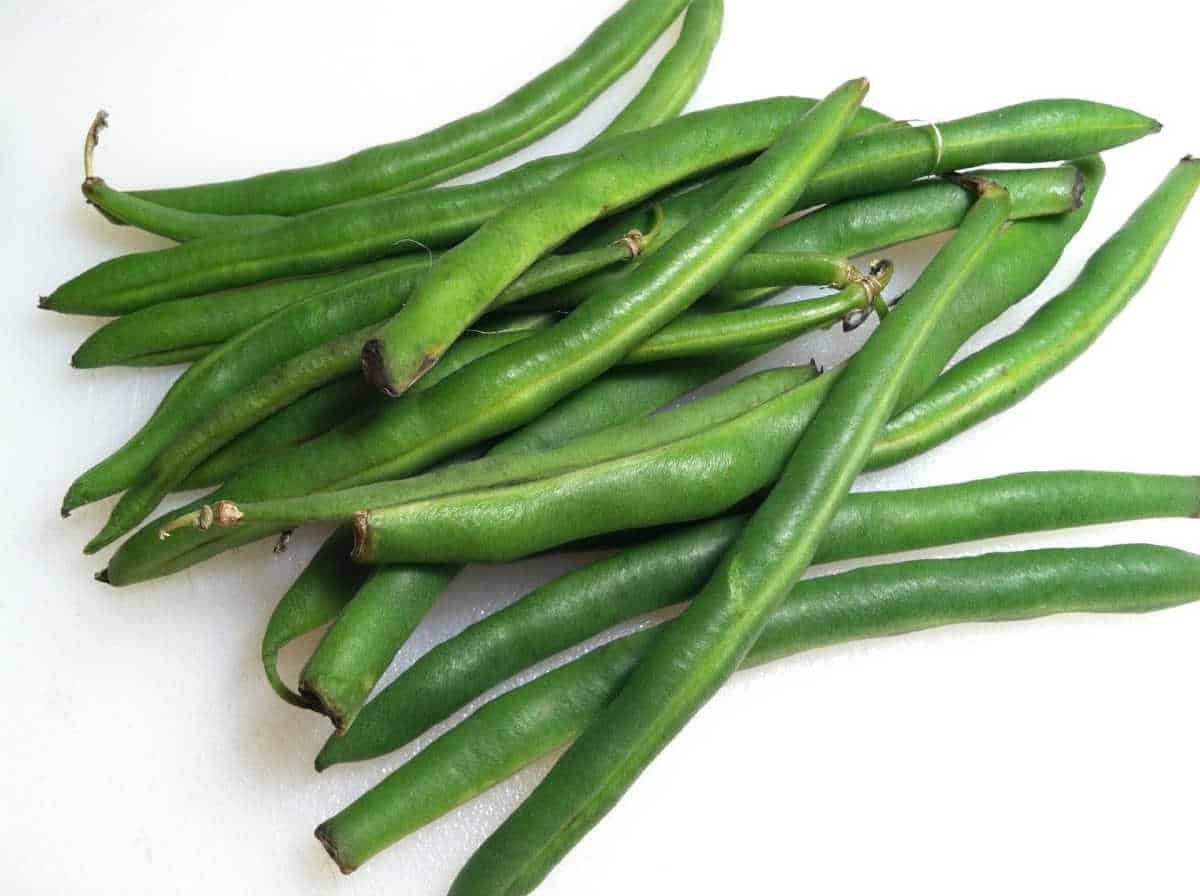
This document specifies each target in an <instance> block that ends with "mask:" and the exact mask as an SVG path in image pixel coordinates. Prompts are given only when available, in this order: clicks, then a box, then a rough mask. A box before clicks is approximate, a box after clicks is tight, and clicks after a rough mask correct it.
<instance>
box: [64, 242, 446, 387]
mask: <svg viewBox="0 0 1200 896" xmlns="http://www.w3.org/2000/svg"><path fill="white" fill-rule="evenodd" d="M428 266H429V259H428V258H427V257H426V256H424V255H409V256H401V257H399V258H388V259H384V260H383V261H377V262H374V263H373V264H368V265H363V266H361V267H357V268H351V269H349V270H346V271H337V272H335V273H332V274H321V275H319V276H316V277H300V278H297V279H295V280H281V281H279V282H277V283H265V284H262V285H260V286H253V287H247V288H244V289H237V290H230V291H228V292H219V293H213V294H211V295H205V296H194V297H192V298H189V299H186V300H179V301H172V302H163V303H161V304H158V305H151V306H150V307H148V308H142V309H141V310H139V311H133V312H130V313H129V314H126V315H123V316H122V317H118V318H116V319H115V320H111V321H109V322H108V323H106V324H105V325H104V326H102V327H100V329H98V330H96V332H94V333H92V335H91V336H89V337H88V338H87V339H85V340H84V342H83V344H82V345H80V346H79V348H78V349H77V350H76V351H75V354H73V355H72V356H71V366H72V367H77V368H83V369H90V368H94V367H108V366H112V365H118V364H128V365H137V366H148V365H146V364H145V360H146V359H147V358H152V357H153V356H154V355H159V354H162V353H164V352H167V351H175V350H181V349H191V348H196V347H200V348H202V349H203V353H204V354H207V353H208V352H209V351H211V350H212V349H213V348H215V347H216V346H217V345H218V344H220V343H222V342H226V341H228V340H230V339H232V338H233V337H235V336H237V335H238V334H239V333H242V332H244V331H246V330H248V329H249V328H250V327H252V326H254V325H255V324H257V323H259V322H261V321H263V320H265V319H266V318H268V317H270V316H271V315H272V314H274V313H275V312H276V311H278V310H280V309H281V308H284V307H286V306H288V305H294V304H296V303H297V302H299V301H301V300H303V299H306V298H308V297H309V296H312V295H316V294H317V293H320V292H326V291H328V290H332V289H338V288H340V287H343V286H347V285H349V284H351V283H356V282H359V281H363V280H366V279H368V278H370V277H374V276H375V275H376V274H381V273H386V272H404V271H411V272H414V273H415V272H420V271H423V270H425V269H426V268H428Z"/></svg>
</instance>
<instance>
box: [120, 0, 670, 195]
mask: <svg viewBox="0 0 1200 896" xmlns="http://www.w3.org/2000/svg"><path fill="white" fill-rule="evenodd" d="M686 5H687V4H686V0H665V2H663V0H629V2H627V3H625V4H624V5H623V6H622V7H621V9H619V10H618V11H617V12H616V13H614V14H613V15H612V16H611V17H610V18H609V19H607V20H606V21H605V22H603V23H602V24H601V25H600V26H599V27H598V28H596V30H595V31H593V32H592V33H591V34H590V35H589V36H588V38H587V39H586V40H585V41H584V42H583V43H582V44H581V45H580V46H579V47H578V48H577V49H576V50H575V51H574V52H572V53H571V55H569V56H567V57H566V58H565V59H563V60H562V61H561V62H559V63H557V64H555V65H554V66H552V67H550V68H549V69H547V70H546V71H545V72H542V73H541V74H540V75H538V76H537V77H536V78H534V79H533V80H532V81H530V82H528V83H527V84H525V85H524V86H522V87H520V88H519V89H518V90H517V91H516V92H514V93H512V94H510V95H509V96H507V97H505V98H504V99H503V100H501V101H500V102H499V103H497V104H496V105H494V106H491V107H490V108H488V109H484V110H483V111H481V112H476V113H474V114H472V115H468V116H466V117H464V118H460V119H458V120H456V121H452V122H450V123H449V124H445V125H442V126H441V127H439V128H435V129H434V130H432V131H429V132H427V133H425V134H421V135H420V136H417V137H410V138H408V139H407V140H402V141H400V142H398V143H389V144H384V145H381V146H375V147H372V148H370V149H364V150H360V151H359V152H356V153H354V154H353V155H350V156H347V157H346V158H344V159H341V160H340V161H337V162H330V163H327V164H324V165H312V166H308V167H305V168H293V169H289V170H285V171H276V172H272V173H269V174H260V175H257V176H254V177H248V178H243V179H241V180H232V181H222V182H218V183H211V184H199V185H196V186H189V187H177V188H170V189H160V190H139V191H137V192H136V193H134V195H135V196H137V197H139V198H142V199H146V200H148V201H150V202H155V203H158V204H160V205H168V206H171V207H173V208H181V209H185V210H188V211H197V212H212V213H216V214H223V215H240V214H259V213H266V214H281V215H295V214H298V213H301V212H306V211H309V210H311V209H315V208H321V207H323V206H327V205H333V204H334V203H339V202H346V201H347V200H352V199H358V198H361V197H364V196H370V195H373V194H375V193H381V192H384V191H385V190H395V189H398V188H401V187H404V188H408V189H415V188H417V187H422V186H428V185H430V184H433V183H437V182H439V181H444V180H447V179H449V178H451V177H454V176H455V175H458V174H462V173H463V172H466V171H471V170H473V169H475V168H480V167H482V166H484V165H486V164H487V163H488V162H491V161H493V160H495V159H499V158H502V157H504V156H506V155H509V154H510V153H512V152H515V151H516V150H518V149H520V148H521V147H523V146H528V145H529V144H530V143H532V142H533V141H534V140H536V139H537V138H538V137H540V136H542V135H543V134H546V133H549V132H550V131H552V130H554V129H555V128H557V127H558V126H559V125H561V124H563V123H565V122H567V121H569V120H570V119H572V118H574V117H575V115H576V114H578V113H579V112H580V110H582V109H583V107H584V106H586V105H587V104H588V103H589V102H591V100H592V99H593V98H595V97H596V96H598V95H599V94H600V93H601V91H603V90H604V89H605V88H606V87H607V86H608V85H609V84H611V83H612V82H613V81H615V80H616V79H617V78H618V77H619V76H620V75H621V74H622V73H623V72H624V71H626V70H627V69H628V68H630V67H631V66H632V65H633V64H634V63H635V62H636V61H637V59H638V58H639V57H640V56H641V55H642V54H643V53H644V52H645V51H646V50H647V49H648V48H649V47H650V45H651V44H652V43H653V42H654V40H655V39H656V38H657V37H658V35H659V34H661V33H662V32H663V31H664V30H665V29H666V28H667V26H668V25H670V24H671V22H672V21H673V20H674V19H675V17H676V16H678V15H679V13H680V12H681V11H682V10H683V9H684V7H685V6H686Z"/></svg>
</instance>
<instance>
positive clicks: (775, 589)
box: [452, 182, 1010, 896]
mask: <svg viewBox="0 0 1200 896" xmlns="http://www.w3.org/2000/svg"><path fill="white" fill-rule="evenodd" d="M1009 207H1010V202H1009V199H1008V194H1007V192H1005V191H1004V189H1003V188H1002V187H1000V186H998V185H996V184H994V183H991V182H982V183H981V185H980V198H979V199H977V200H976V202H975V204H974V205H973V206H972V207H971V211H970V212H968V213H967V216H966V218H964V220H963V223H962V226H961V227H960V228H959V230H958V232H957V233H956V234H955V235H954V237H952V238H951V240H950V242H949V243H947V244H946V246H945V247H944V248H943V249H942V251H941V252H939V253H938V255H937V257H935V258H934V259H933V261H932V262H931V263H930V265H929V267H928V268H926V270H925V272H924V273H923V274H922V275H921V277H920V278H919V279H918V281H917V282H916V284H914V286H913V288H912V289H911V290H909V292H908V294H907V295H906V296H905V299H904V301H903V302H902V303H901V304H900V305H899V306H898V307H897V309H896V311H895V312H893V313H892V314H889V315H888V316H887V318H886V319H885V320H884V321H883V322H882V323H881V324H880V326H879V329H878V330H876V331H875V333H874V334H872V336H871V338H870V339H869V340H868V341H867V344H866V345H865V346H864V347H863V348H862V349H861V350H860V351H859V353H858V354H857V355H856V356H855V357H854V358H853V359H852V360H851V361H850V362H849V363H848V364H847V365H846V368H845V370H844V371H843V372H842V374H841V375H840V376H839V377H838V378H837V380H836V382H834V384H833V386H832V388H831V389H830V392H829V394H828V396H827V397H826V399H825V400H824V401H823V402H822V404H821V405H820V407H819V408H818V409H817V412H816V414H815V415H814V417H813V419H812V420H811V421H810V423H809V425H808V426H807V427H806V429H805V432H804V435H803V436H802V437H801V439H800V443H799V445H798V446H797V448H796V450H795V452H794V454H793V456H792V459H791V460H790V461H789V462H788V464H787V466H786V467H785V468H784V471H783V474H782V476H781V477H780V480H779V482H778V483H777V484H776V485H775V487H774V488H773V489H772V490H771V493H770V495H769V496H768V497H767V499H766V500H765V501H764V502H763V504H762V505H761V506H760V507H759V509H758V510H757V511H755V513H754V515H753V516H752V517H751V519H750V520H749V522H748V523H747V524H746V527H745V528H744V529H743V530H742V534H741V535H740V536H739V537H738V540H737V541H736V542H735V544H734V546H733V547H732V548H731V549H730V551H729V552H728V553H727V554H726V555H725V558H724V559H723V560H722V562H721V565H720V567H719V568H718V571H717V573H716V574H715V575H714V577H713V578H712V579H710V580H709V583H708V584H707V585H705V587H704V588H703V589H702V590H701V591H700V593H699V594H698V595H697V597H696V599H695V600H693V601H692V603H691V605H690V606H689V607H688V609H687V610H686V611H684V613H683V615H682V616H681V617H680V618H679V619H678V620H676V621H675V623H674V624H672V625H671V626H670V627H669V628H668V629H667V630H666V631H665V632H664V633H663V635H662V636H661V637H660V638H659V639H657V640H656V642H655V644H654V646H653V647H652V648H651V649H650V650H649V651H648V653H647V654H646V656H645V657H644V658H643V660H642V661H641V663H639V665H638V667H637V669H636V670H635V671H634V673H633V674H632V675H631V676H630V679H629V681H628V683H627V684H626V685H625V687H624V688H623V689H622V691H621V693H620V696H618V697H617V698H616V700H614V701H613V702H612V704H610V706H609V707H608V708H607V709H606V710H605V711H604V712H603V713H602V715H601V716H600V717H599V718H598V719H597V720H596V722H595V724H594V725H593V726H592V727H589V728H588V729H587V730H586V731H585V732H583V734H582V735H581V736H580V738H579V739H578V740H577V741H576V742H575V743H574V744H573V745H572V746H571V747H570V748H569V749H568V750H567V752H566V753H564V754H563V757H562V758H561V759H560V760H559V761H558V763H557V765H555V767H554V768H553V769H552V770H551V771H550V774H549V775H547V777H546V778H545V779H544V780H543V781H542V783H541V784H540V785H539V786H538V787H537V788H536V789H535V790H534V792H533V793H532V794H531V795H530V797H529V798H528V799H527V800H526V801H525V802H524V803H523V804H522V805H521V806H520V807H518V808H517V810H516V811H515V812H514V813H513V814H512V815H511V816H509V818H508V819H507V820H506V821H505V822H504V823H503V824H502V825H501V826H500V828H499V829H498V830H497V831H496V832H495V833H493V834H492V835H491V836H490V837H489V838H488V839H487V840H486V841H485V842H484V844H483V845H482V846H481V847H480V848H479V850H477V851H476V852H475V854H474V855H473V856H472V857H471V859H470V860H469V861H468V862H467V864H466V866H465V867H464V868H463V870H462V872H461V873H460V874H459V875H458V877H457V878H456V880H455V882H454V885H453V887H452V892H454V893H455V894H457V896H462V894H467V893H481V892H492V893H505V894H513V896H515V894H517V893H527V892H529V891H530V890H532V889H533V888H534V887H535V886H537V884H538V882H540V881H541V880H542V879H543V878H544V877H545V875H546V874H548V873H549V871H550V869H551V868H552V867H553V866H554V865H555V864H557V863H558V861H559V860H561V859H562V857H563V856H565V855H566V853H567V852H569V851H570V849H571V847H572V846H573V845H574V844H575V843H577V842H578V841H579V839H580V838H581V837H582V836H583V835H584V834H585V833H586V832H587V831H588V830H590V829H591V827H592V826H593V825H594V824H595V823H596V822H597V821H599V819H600V818H601V817H603V816H604V815H605V814H606V813H607V812H608V811H609V809H611V808H612V806H613V805H615V804H616V802H617V800H618V799H619V798H620V796H621V794H622V793H624V791H625V790H626V789H628V787H629V786H630V785H631V784H632V783H633V781H634V780H635V779H636V778H637V776H638V774H639V773H640V772H641V771H642V769H644V768H645V766H646V765H647V764H648V763H649V762H650V761H651V760H652V759H653V757H654V756H655V755H657V753H658V752H659V751H660V750H661V749H662V748H663V747H664V746H665V745H666V744H667V743H668V742H669V741H670V740H671V738H672V737H673V736H674V735H675V734H676V733H677V732H678V731H679V730H680V729H681V728H682V727H683V725H684V724H686V722H687V720H688V719H689V718H691V716H692V715H693V714H694V713H695V712H696V711H697V710H698V709H699V708H700V707H701V706H702V705H703V704H704V702H705V701H706V700H707V699H708V698H709V697H711V695H712V694H714V693H715V692H716V690H717V689H718V688H719V687H720V685H721V684H722V683H723V682H724V681H725V679H727V678H728V677H729V675H731V674H732V673H733V671H734V669H735V668H736V667H737V664H738V663H739V662H740V661H741V660H742V658H743V657H744V656H745V654H746V653H747V651H749V649H750V648H751V647H752V646H753V645H754V642H755V641H756V640H757V639H758V636H759V634H760V633H761V632H762V630H763V626H764V625H765V624H766V621H767V618H768V616H769V614H770V613H771V611H772V610H773V609H774V608H775V607H776V606H777V605H778V604H779V602H780V600H781V599H782V598H783V596H784V594H785V593H786V591H787V589H788V588H789V587H790V585H791V583H792V582H793V581H795V579H796V578H797V577H798V576H799V575H800V574H801V573H802V572H803V571H804V569H805V568H806V567H807V566H808V565H809V563H810V562H811V560H812V557H813V554H814V552H815V550H816V548H817V545H818V543H819V540H820V538H821V536H822V534H823V533H824V531H825V529H826V528H827V527H828V524H829V522H830V521H831V520H832V518H833V515H834V513H835V511H836V510H837V506H838V505H839V504H840V503H841V502H842V500H843V499H844V498H845V496H846V494H847V493H848V492H849V490H850V486H851V484H852V482H853V480H854V478H855V477H856V476H857V475H858V473H859V471H860V470H861V468H862V467H863V465H864V464H865V463H866V461H867V458H868V456H869V454H870V450H871V445H872V443H873V442H874V440H875V438H876V436H877V435H878V433H879V432H880V430H882V428H883V425H884V424H885V423H886V422H887V419H888V417H889V416H890V415H891V413H892V411H893V409H894V407H895V404H896V401H897V399H898V398H899V395H900V389H901V388H902V386H903V384H904V380H905V377H906V376H907V374H908V371H909V369H910V368H911V366H912V363H913V361H914V360H915V358H916V357H917V356H918V355H919V354H920V352H921V350H922V348H923V343H924V342H925V338H926V336H927V335H928V334H929V333H931V332H932V331H933V330H934V329H936V327H937V323H938V318H939V317H940V316H941V313H942V311H943V310H944V309H945V308H946V307H947V306H948V305H949V304H950V303H951V302H952V301H953V299H954V297H955V294H956V293H957V292H958V289H959V287H960V286H961V285H962V283H963V282H965V281H966V279H967V278H968V277H969V276H970V274H971V272H972V270H973V268H974V267H975V265H976V264H978V262H979V261H980V259H982V258H983V256H984V250H985V249H986V247H987V246H988V244H989V243H990V242H991V241H992V240H993V239H994V238H995V236H996V235H997V234H998V233H999V231H1000V227H1001V225H1002V224H1003V223H1004V222H1005V220H1006V219H1007V217H1008V210H1009Z"/></svg>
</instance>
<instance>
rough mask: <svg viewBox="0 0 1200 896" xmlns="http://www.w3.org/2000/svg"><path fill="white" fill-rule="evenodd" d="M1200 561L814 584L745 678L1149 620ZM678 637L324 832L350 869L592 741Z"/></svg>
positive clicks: (517, 703) (597, 664)
mask: <svg viewBox="0 0 1200 896" xmlns="http://www.w3.org/2000/svg"><path fill="white" fill-rule="evenodd" d="M1198 582H1200V557H1196V556H1195V555H1192V554H1188V553H1186V552H1184V551H1179V550H1176V549H1174V548H1166V547H1159V546H1157V545H1115V546H1112V547H1103V548H1070V549H1049V550H1035V551H1019V552H1012V553H997V554H984V555H982V556H977V557H964V558H958V559H952V560H910V561H908V562H906V563H895V564H890V565H886V566H871V567H865V568H862V569H855V570H851V571H849V572H844V573H841V574H839V575H831V576H825V577H822V578H816V579H808V580H805V581H803V582H800V583H799V584H798V585H796V586H794V587H793V588H792V589H791V591H790V592H789V593H788V595H787V597H786V598H785V599H784V600H783V601H782V602H781V603H780V605H779V606H778V607H777V608H776V609H775V610H774V611H773V612H772V613H771V615H770V617H769V618H768V620H767V623H766V625H765V627H764V628H763V631H762V634H761V635H760V636H759V638H758V640H757V642H756V643H755V645H754V647H753V648H752V649H751V650H750V652H749V653H748V654H747V655H746V656H745V657H744V658H743V659H741V662H740V667H741V668H747V667H750V666H754V665H758V664H760V663H765V662H769V661H771V660H774V659H778V658H781V657H784V656H789V655H792V654H794V653H798V652H800V651H803V650H812V649H814V648H817V647H825V646H828V645H832V644H838V643H842V642H845V641H851V640H857V639H860V638H877V637H883V636H889V635H899V634H904V633H906V632H912V631H919V630H921V629H926V628H933V627H935V626H942V625H952V624H957V623H965V622H1001V621H1007V620H1016V619H1032V618H1038V617H1042V616H1048V615H1051V614H1056V613H1083V612H1087V613H1097V612H1098V613H1114V612H1147V611H1151V610H1159V609H1165V608H1168V607H1173V606H1178V605H1180V604H1184V603H1188V602H1190V601H1193V600H1196V599H1197V598H1198V597H1200V585H1198V584H1197V583H1198ZM672 625H673V623H667V624H666V625H665V626H656V627H654V628H652V629H649V630H646V631H640V632H636V633H634V634H631V635H626V636H625V637H622V638H619V639H617V640H615V641H611V642H609V643H608V644H606V645H604V646H603V647H600V648H597V649H595V650H593V651H591V652H589V653H587V654H585V655H583V656H582V657H580V658H578V659H576V660H574V661H573V662H570V663H568V664H566V665H564V666H561V667H559V668H557V669H555V670H553V671H551V672H547V673H546V674H544V675H542V676H540V677H538V678H536V679H534V680H533V681H531V682H528V683H526V684H523V685H521V686H520V687H518V688H515V689H513V690H511V691H509V692H507V693H505V694H502V695H501V696H499V697H497V698H496V699H494V700H492V701H491V702H489V703H487V704H485V705H484V706H483V707H482V708H480V709H478V710H476V711H475V713H474V714H472V715H471V716H469V717H468V718H467V719H466V720H464V721H463V722H461V723H460V724H459V725H458V726H456V727H455V728H453V729H451V730H450V731H449V732H447V733H446V734H443V735H442V736H441V737H440V738H439V739H438V740H436V741H434V742H433V743H432V744H431V745H429V746H428V747H426V748H425V749H424V750H422V751H421V752H420V753H418V754H417V755H416V756H415V757H413V758H412V759H411V760H409V761H408V762H406V763H405V764H404V765H402V766H401V767H400V768H399V769H397V770H396V771H394V772H392V773H391V774H390V775H389V776H388V777H387V778H385V779H384V780H383V781H381V782H380V783H379V784H377V785H375V787H373V788H372V789H371V790H369V791H367V793H365V794H364V795H363V796H361V797H359V798H358V799H357V800H355V801H354V802H353V803H351V804H350V805H349V806H348V807H346V808H345V809H343V810H342V811H341V812H339V813H338V814H337V815H335V816H334V817H333V818H331V819H329V820H328V821H326V822H324V823H323V824H322V825H320V826H319V827H318V828H317V831H316V835H317V837H318V839H319V840H320V841H321V843H322V844H323V845H324V846H325V848H326V849H327V850H328V851H329V854H330V856H331V857H332V858H333V860H334V861H335V862H337V864H338V867H339V868H341V869H342V871H344V872H347V873H348V872H350V871H353V870H354V869H355V868H357V867H359V866H360V865H361V864H362V863H363V862H364V861H366V860H367V859H369V858H370V857H371V856H373V855H375V854H377V853H378V852H380V851H381V850H382V849H384V848H386V847H387V846H389V845H391V844H392V843H395V842H396V841H397V840H399V839H400V838H401V837H403V836H405V835H406V834H409V833H411V832H412V831H414V830H416V829H417V828H419V827H421V826H422V825H425V824H428V823H429V822H430V821H432V820H433V819H435V818H437V817H438V816H439V815H442V814H444V813H446V812H448V811H450V810H451V809H452V808H454V807H455V806H457V805H459V804H461V803H463V802H465V801H466V800H468V799H470V798H471V797H473V796H476V795H478V794H480V793H482V792H483V791H485V790H487V789H488V788H490V787H491V786H493V785H494V784H496V783H498V782H500V781H502V780H503V779H504V778H506V777H508V776H509V775H511V774H513V773H514V772H515V771H517V770H518V769H520V768H522V767H523V766H525V765H528V764H529V763H530V762H532V761H533V760H535V759H537V758H539V757H541V756H543V755H545V754H547V753H549V752H551V751H553V750H555V749H557V748H559V747H562V746H564V745H566V744H568V743H570V742H571V741H572V740H573V739H575V738H576V737H578V736H579V735H580V734H581V733H583V732H584V731H585V730H587V729H588V728H589V727H590V726H591V725H592V724H593V723H594V722H595V721H596V719H598V718H600V717H601V714H602V712H603V710H604V708H605V707H606V706H607V705H608V704H610V703H611V702H612V701H613V700H614V699H615V698H616V696H617V694H619V693H620V691H621V690H622V687H623V686H624V685H625V682H627V681H628V680H629V678H630V676H631V674H632V672H633V670H634V669H635V668H636V666H637V665H638V663H639V662H640V661H641V660H642V659H643V658H644V657H645V656H646V655H647V653H648V652H649V651H650V650H652V649H653V647H654V645H655V644H656V643H657V641H658V639H659V638H660V637H662V634H663V633H664V632H666V631H669V630H670V628H671V626H672Z"/></svg>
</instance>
